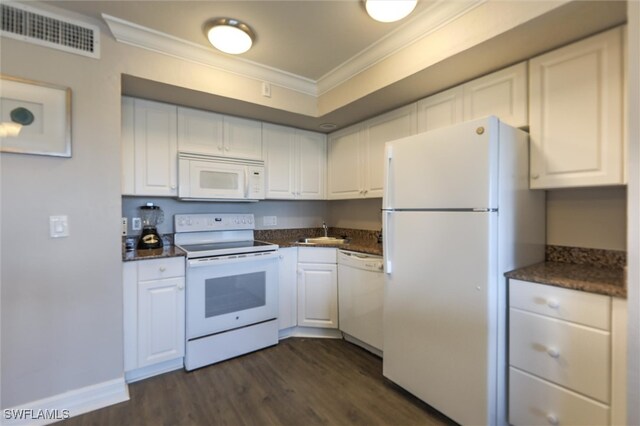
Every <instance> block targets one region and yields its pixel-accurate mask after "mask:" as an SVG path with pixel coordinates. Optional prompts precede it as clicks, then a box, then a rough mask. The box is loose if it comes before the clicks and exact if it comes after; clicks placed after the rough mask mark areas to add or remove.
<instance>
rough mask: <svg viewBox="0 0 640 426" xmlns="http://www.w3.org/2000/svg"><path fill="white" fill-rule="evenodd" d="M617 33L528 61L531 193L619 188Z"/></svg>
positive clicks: (619, 41)
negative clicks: (573, 188) (570, 189)
mask: <svg viewBox="0 0 640 426" xmlns="http://www.w3.org/2000/svg"><path fill="white" fill-rule="evenodd" d="M621 34H622V33H621V29H619V28H616V29H614V30H610V31H607V32H604V33H601V34H598V35H596V36H593V37H590V38H587V39H585V40H582V41H579V42H577V43H574V44H571V45H569V46H566V47H563V48H561V49H558V50H554V51H552V52H549V53H547V54H545V55H542V56H538V57H537V58H533V59H532V60H531V61H530V62H529V74H530V77H531V78H530V82H529V84H530V86H529V97H530V119H531V123H530V124H531V127H530V133H531V167H530V169H531V176H530V185H531V188H563V187H581V186H598V185H615V184H623V183H624V168H623V163H624V158H623V132H622V122H623V114H622V101H623V98H622V52H621V45H622V35H621Z"/></svg>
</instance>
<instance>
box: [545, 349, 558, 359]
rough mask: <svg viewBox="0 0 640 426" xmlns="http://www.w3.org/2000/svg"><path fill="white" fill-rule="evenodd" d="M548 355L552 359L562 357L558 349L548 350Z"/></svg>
mask: <svg viewBox="0 0 640 426" xmlns="http://www.w3.org/2000/svg"><path fill="white" fill-rule="evenodd" d="M547 353H548V354H549V356H550V357H551V358H558V357H559V356H560V351H559V350H558V349H556V348H549V349H547Z"/></svg>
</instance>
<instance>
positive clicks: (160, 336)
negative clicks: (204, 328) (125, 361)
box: [138, 277, 185, 367]
mask: <svg viewBox="0 0 640 426" xmlns="http://www.w3.org/2000/svg"><path fill="white" fill-rule="evenodd" d="M184 326H185V314H184V278H183V277H180V278H169V279H164V280H154V281H141V282H140V283H139V284H138V367H145V366H147V365H151V364H156V363H158V362H162V361H168V360H171V359H174V358H179V357H182V356H184V344H185V341H184Z"/></svg>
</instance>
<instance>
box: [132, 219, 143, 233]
mask: <svg viewBox="0 0 640 426" xmlns="http://www.w3.org/2000/svg"><path fill="white" fill-rule="evenodd" d="M141 229H142V222H141V221H140V218H139V217H134V218H133V219H131V230H132V231H139V230H141Z"/></svg>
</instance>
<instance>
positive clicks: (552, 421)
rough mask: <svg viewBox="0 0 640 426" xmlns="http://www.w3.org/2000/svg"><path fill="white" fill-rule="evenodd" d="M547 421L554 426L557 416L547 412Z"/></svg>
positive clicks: (556, 422)
mask: <svg viewBox="0 0 640 426" xmlns="http://www.w3.org/2000/svg"><path fill="white" fill-rule="evenodd" d="M547 421H548V422H549V424H551V425H554V426H555V425H557V424H558V423H559V422H558V416H556V415H555V414H547Z"/></svg>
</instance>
